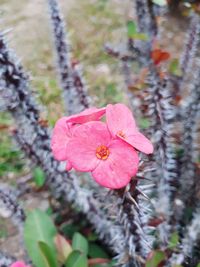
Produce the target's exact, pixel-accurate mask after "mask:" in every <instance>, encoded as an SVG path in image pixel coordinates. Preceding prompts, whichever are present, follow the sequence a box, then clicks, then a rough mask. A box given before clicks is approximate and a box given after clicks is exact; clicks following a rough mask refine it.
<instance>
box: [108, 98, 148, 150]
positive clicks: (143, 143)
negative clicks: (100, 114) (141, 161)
mask: <svg viewBox="0 0 200 267" xmlns="http://www.w3.org/2000/svg"><path fill="white" fill-rule="evenodd" d="M106 121H107V125H108V129H109V131H110V133H111V134H112V136H113V137H118V138H120V139H121V140H123V141H125V142H126V143H128V144H130V145H131V146H133V147H134V148H136V149H137V150H139V151H141V152H143V153H145V154H151V153H153V145H152V143H151V141H150V140H149V139H147V138H146V137H145V136H144V135H143V134H142V133H140V132H139V131H138V129H137V126H136V123H135V120H134V118H133V115H132V113H131V111H130V110H129V109H128V108H127V107H126V106H125V105H124V104H120V103H119V104H115V105H111V104H110V105H108V106H107V108H106Z"/></svg>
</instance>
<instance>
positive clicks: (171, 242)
mask: <svg viewBox="0 0 200 267" xmlns="http://www.w3.org/2000/svg"><path fill="white" fill-rule="evenodd" d="M178 243H179V235H178V233H177V232H174V233H173V234H172V236H171V238H170V240H169V245H168V247H169V248H170V249H173V248H176V247H177V245H178Z"/></svg>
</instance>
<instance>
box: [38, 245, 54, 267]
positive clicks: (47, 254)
mask: <svg viewBox="0 0 200 267" xmlns="http://www.w3.org/2000/svg"><path fill="white" fill-rule="evenodd" d="M38 246H39V249H40V252H41V254H42V256H43V257H44V261H45V264H46V267H58V263H57V260H56V253H55V252H54V251H53V250H52V249H51V248H50V247H49V246H48V245H47V244H46V243H44V242H42V241H39V242H38Z"/></svg>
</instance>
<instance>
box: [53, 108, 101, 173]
mask: <svg viewBox="0 0 200 267" xmlns="http://www.w3.org/2000/svg"><path fill="white" fill-rule="evenodd" d="M105 112H106V111H105V108H100V109H97V108H95V107H93V108H89V109H86V110H84V111H83V112H81V113H79V114H76V115H72V116H69V117H63V118H61V119H59V120H58V121H57V122H56V125H55V127H54V129H53V134H52V139H51V149H52V151H53V155H54V158H55V159H57V160H60V161H64V160H66V159H67V144H68V142H69V140H70V139H71V137H72V134H73V130H74V128H75V127H76V124H80V123H85V122H88V121H93V120H99V119H100V118H101V117H102V116H103V115H104V114H105ZM66 169H67V170H70V169H71V166H70V163H68V164H67V166H66Z"/></svg>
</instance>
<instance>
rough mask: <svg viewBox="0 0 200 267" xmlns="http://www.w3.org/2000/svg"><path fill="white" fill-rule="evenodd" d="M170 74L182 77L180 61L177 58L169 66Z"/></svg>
mask: <svg viewBox="0 0 200 267" xmlns="http://www.w3.org/2000/svg"><path fill="white" fill-rule="evenodd" d="M169 72H170V73H171V74H173V75H176V76H181V75H182V72H181V69H180V66H179V61H178V59H177V58H175V59H173V60H172V61H171V63H170V65H169Z"/></svg>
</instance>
